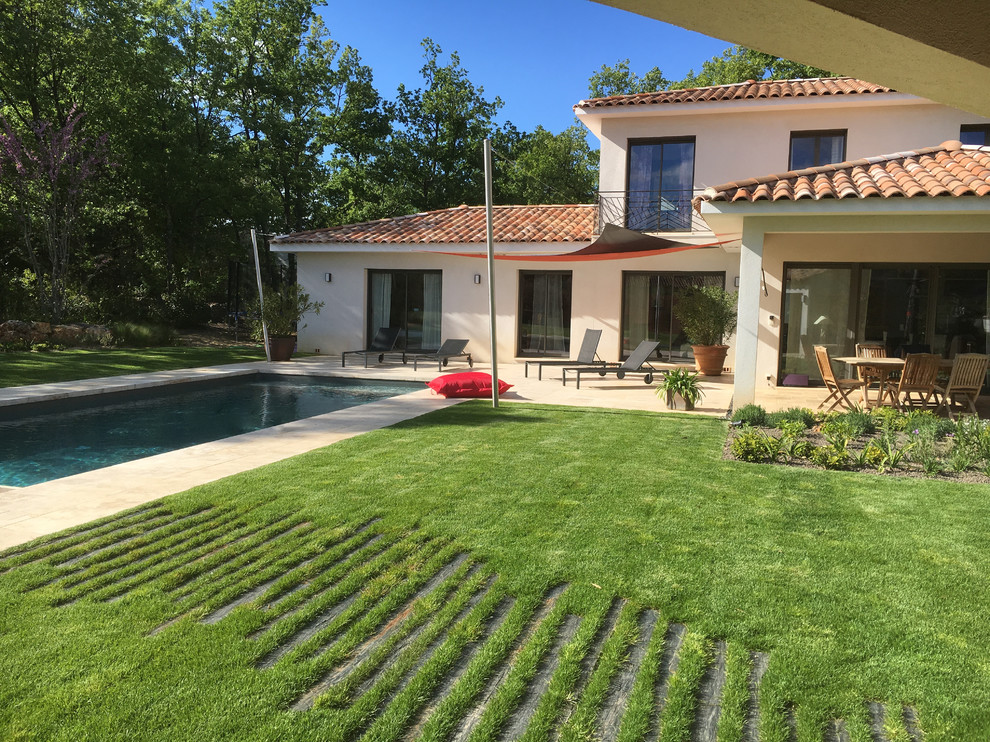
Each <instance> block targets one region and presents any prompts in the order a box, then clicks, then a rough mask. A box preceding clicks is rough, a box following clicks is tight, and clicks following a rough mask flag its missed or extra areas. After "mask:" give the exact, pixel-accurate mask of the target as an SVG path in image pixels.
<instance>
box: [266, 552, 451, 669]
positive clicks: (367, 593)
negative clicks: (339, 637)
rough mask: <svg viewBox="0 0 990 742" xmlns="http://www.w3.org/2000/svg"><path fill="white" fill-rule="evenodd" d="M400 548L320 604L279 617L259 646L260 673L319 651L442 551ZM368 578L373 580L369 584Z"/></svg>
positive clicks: (351, 577)
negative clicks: (307, 648)
mask: <svg viewBox="0 0 990 742" xmlns="http://www.w3.org/2000/svg"><path fill="white" fill-rule="evenodd" d="M401 545H402V546H405V547H406V548H404V549H402V550H396V553H395V554H394V555H392V554H390V553H389V554H385V555H382V557H380V558H377V559H374V560H373V561H372V562H370V563H369V564H368V565H366V566H365V567H364V568H362V569H359V570H355V571H354V572H353V573H351V574H350V575H348V577H347V579H345V580H343V581H341V582H340V584H339V585H336V586H334V588H333V589H331V590H329V591H327V592H326V593H325V594H324V595H321V596H320V599H319V600H314V601H312V602H310V603H307V604H304V605H302V606H300V609H299V610H298V611H294V612H292V613H290V614H287V615H285V616H282V617H280V618H279V619H278V620H277V621H276V622H275V624H274V625H273V626H272V627H271V629H270V630H269V631H268V632H266V633H265V634H264V635H263V636H262V637H261V639H260V640H259V642H258V644H259V651H260V652H261V653H262V656H261V659H260V660H259V661H258V663H257V667H258V669H259V670H265V669H268V668H270V667H272V666H273V665H274V664H275V663H276V662H278V661H279V660H280V659H281V658H282V657H283V656H285V655H286V654H288V653H289V652H292V651H295V650H296V649H297V648H299V647H301V646H303V645H304V644H307V643H310V644H313V643H314V642H315V646H312V647H311V649H315V648H316V647H319V646H320V644H321V642H325V641H327V640H329V638H331V637H332V636H334V635H335V634H337V633H339V631H341V630H342V629H343V628H344V627H345V626H347V625H348V624H349V623H350V622H351V621H353V620H354V619H355V618H357V617H358V616H359V615H361V613H362V612H363V611H366V610H369V609H370V608H371V607H372V606H374V605H375V604H376V603H377V602H378V601H379V600H380V599H381V598H382V596H383V595H385V594H387V593H388V591H389V590H390V589H392V588H393V587H394V586H395V585H396V584H399V583H401V581H402V580H403V579H404V578H405V577H406V576H407V575H408V574H409V572H410V571H411V570H413V569H414V568H415V566H416V565H417V564H419V563H420V561H421V560H422V559H423V558H430V556H431V555H433V554H435V553H436V551H437V550H438V549H439V548H440V543H439V542H437V541H428V542H426V543H425V544H424V545H423V546H422V547H420V549H419V551H418V553H411V552H414V549H413V548H412V547H411V545H410V544H408V543H405V542H404V543H403V544H401ZM390 551H391V550H390ZM389 557H391V558H389ZM397 558H401V561H399V560H398V559H397ZM369 578H372V579H370V581H369ZM317 637H319V639H317ZM304 654H305V653H304Z"/></svg>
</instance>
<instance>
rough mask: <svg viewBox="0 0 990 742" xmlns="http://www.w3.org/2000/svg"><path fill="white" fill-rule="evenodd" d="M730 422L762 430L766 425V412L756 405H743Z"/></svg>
mask: <svg viewBox="0 0 990 742" xmlns="http://www.w3.org/2000/svg"><path fill="white" fill-rule="evenodd" d="M732 422H734V423H742V424H743V425H748V426H750V427H753V428H762V427H765V426H766V424H767V411H766V410H764V409H763V408H762V407H760V405H758V404H748V405H744V406H743V407H740V408H739V409H738V410H736V411H735V412H734V413H733V415H732Z"/></svg>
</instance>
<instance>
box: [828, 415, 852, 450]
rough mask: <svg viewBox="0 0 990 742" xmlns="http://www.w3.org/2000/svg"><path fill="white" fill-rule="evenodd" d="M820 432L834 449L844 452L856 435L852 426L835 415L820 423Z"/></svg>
mask: <svg viewBox="0 0 990 742" xmlns="http://www.w3.org/2000/svg"><path fill="white" fill-rule="evenodd" d="M821 433H822V435H823V436H824V437H825V440H827V441H828V443H829V445H830V446H831V447H832V448H834V449H835V450H836V451H843V452H845V451H846V449H848V448H849V443H850V442H851V441H852V440H853V439H854V438H855V437H856V436H855V433H854V432H853V429H852V427H851V426H850V425H849V423H848V422H847V421H846V420H845V419H843V418H842V417H835V418H832V419H831V420H828V421H827V422H825V423H823V424H822V427H821Z"/></svg>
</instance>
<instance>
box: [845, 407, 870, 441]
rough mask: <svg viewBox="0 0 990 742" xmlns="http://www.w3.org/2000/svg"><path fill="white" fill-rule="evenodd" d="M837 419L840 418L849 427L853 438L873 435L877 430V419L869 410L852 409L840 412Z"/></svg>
mask: <svg viewBox="0 0 990 742" xmlns="http://www.w3.org/2000/svg"><path fill="white" fill-rule="evenodd" d="M837 419H839V420H842V421H843V422H844V423H845V424H846V425H847V426H848V428H849V431H850V433H852V436H853V437H854V438H860V437H861V436H865V435H873V434H874V433H876V432H877V421H876V418H874V417H873V416H872V415H871V414H870V413H869V412H866V411H865V410H861V409H852V410H849V411H848V412H844V413H842V414H841V415H840V416H839V417H838V418H837Z"/></svg>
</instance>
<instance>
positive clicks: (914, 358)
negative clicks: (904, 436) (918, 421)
mask: <svg viewBox="0 0 990 742" xmlns="http://www.w3.org/2000/svg"><path fill="white" fill-rule="evenodd" d="M941 360H942V359H941V358H940V357H939V356H937V355H935V354H933V353H908V356H907V358H905V359H904V370H903V371H902V372H901V378H900V379H898V380H897V381H888V382H887V383H886V385H885V386H884V394H886V395H889V396H890V401H891V402H892V403H893V405H894V406H895V407H896V408H897V409H899V410H902V411H903V410H904V405H907V406H908V407H914V406H915V401H914V400H913V399H912V398H911V395H912V394H917V395H918V405H919V406H920V407H927V406H928V405H929V403H931V402H932V397H934V396H935V381H936V379H937V377H938V369H939V361H941Z"/></svg>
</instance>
